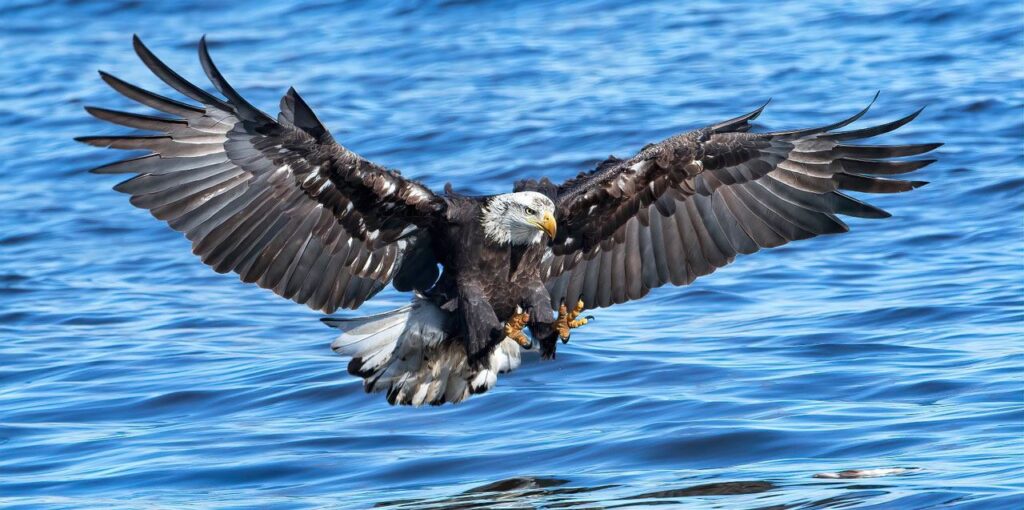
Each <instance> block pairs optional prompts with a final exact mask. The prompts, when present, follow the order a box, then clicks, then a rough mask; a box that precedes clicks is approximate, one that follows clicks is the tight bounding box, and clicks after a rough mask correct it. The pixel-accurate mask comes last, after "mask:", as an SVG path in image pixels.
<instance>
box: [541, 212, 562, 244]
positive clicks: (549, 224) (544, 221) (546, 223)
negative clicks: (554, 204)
mask: <svg viewBox="0 0 1024 510" xmlns="http://www.w3.org/2000/svg"><path fill="white" fill-rule="evenodd" d="M537 228H539V229H541V230H543V231H544V233H545V234H547V235H548V237H550V238H552V239H554V238H555V233H556V232H558V224H557V223H555V217H554V216H553V215H552V214H551V213H549V212H545V213H544V217H543V218H541V220H540V221H539V222H538V223H537Z"/></svg>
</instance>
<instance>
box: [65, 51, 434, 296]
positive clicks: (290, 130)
mask: <svg viewBox="0 0 1024 510" xmlns="http://www.w3.org/2000/svg"><path fill="white" fill-rule="evenodd" d="M133 45H134V47H135V51H136V53H137V54H138V56H139V58H140V59H141V60H142V62H143V63H144V64H145V65H146V66H147V67H148V68H149V69H150V70H151V71H152V72H153V74H155V75H156V76H157V77H158V78H160V79H161V80H162V81H163V82H164V83H166V84H167V85H169V86H170V87H171V88H173V89H174V90H176V91H177V92H180V93H181V94H183V95H184V96H185V97H187V98H189V99H191V100H194V101H197V102H198V103H200V106H195V105H191V104H187V103H183V102H181V101H178V100H175V99H171V98H168V97H164V96H161V95H159V94H155V93H153V92H150V91H147V90H145V89H142V88H140V87H137V86H135V85H132V84H129V83H127V82H125V81H122V80H120V79H118V78H116V77H114V76H111V75H109V74H107V73H103V72H101V73H100V76H101V78H102V79H103V81H104V82H106V83H107V84H108V85H110V86H111V87H112V88H113V89H114V90H115V91H117V92H119V93H121V94H122V95H124V96H126V97H128V98H129V99H132V100H135V101H137V102H139V103H141V104H143V105H145V106H149V107H151V108H153V109H156V110H158V111H160V112H163V113H165V114H169V115H170V116H169V117H164V116H155V115H144V114H137V113H128V112H120V111H115V110H109V109H105V108H97V107H87V108H86V110H87V111H88V112H89V113H90V114H91V115H92V116H94V117H96V118H98V119H100V120H103V121H106V122H111V123H113V124H117V125H121V126H125V127H129V128H134V129H139V130H143V131H150V132H155V133H156V134H146V135H126V136H87V137H81V138H78V140H79V141H81V142H84V143H87V144H90V145H93V146H97V147H109V148H115V149H125V150H145V151H149V152H150V153H151V154H149V155H146V156H142V157H137V158H133V159H127V160H124V161H119V162H115V163H111V164H108V165H104V166H101V167H99V168H96V169H94V170H93V171H94V172H95V173H116V174H123V173H129V174H135V176H134V177H132V178H130V179H128V180H126V181H124V182H122V183H121V184H118V185H117V186H115V189H116V190H117V191H120V192H123V193H127V194H129V195H131V199H130V201H131V203H132V204H133V205H135V206H137V207H141V208H144V209H148V210H149V211H150V213H151V214H152V215H153V216H154V217H156V218H158V219H161V220H164V221H167V222H168V224H169V225H170V226H171V227H172V228H174V229H175V230H178V231H181V232H183V233H184V234H185V236H186V237H187V238H188V239H189V240H190V241H191V242H192V250H193V252H194V253H195V254H196V255H198V256H199V257H200V259H201V260H202V261H203V262H204V263H206V264H209V265H210V266H212V267H213V269H214V270H216V271H218V272H222V273H223V272H228V271H234V272H236V273H238V274H239V277H240V278H241V279H242V280H243V281H245V282H254V283H256V284H257V285H259V286H261V287H264V288H268V289H271V290H273V291H274V292H275V293H277V294H280V295H282V296H284V297H286V298H289V299H292V300H294V301H296V302H299V303H305V304H306V305H308V306H310V307H312V308H314V309H318V310H323V311H326V312H332V311H334V310H335V309H336V308H338V307H347V308H355V307H357V306H359V305H360V304H361V303H362V302H363V301H365V300H366V299H368V298H369V297H371V296H372V295H373V294H375V293H376V292H378V291H379V290H380V289H382V288H384V287H385V286H386V285H387V284H388V283H389V282H390V281H391V280H392V279H393V278H394V277H395V276H396V274H397V273H398V272H399V271H401V267H402V265H403V263H404V262H405V257H406V254H407V253H408V252H410V251H416V253H418V254H422V255H417V256H432V254H431V253H430V251H429V250H411V248H412V247H414V246H415V245H416V243H420V242H427V241H428V237H429V228H430V226H431V224H432V223H431V222H433V221H435V220H436V218H437V217H438V216H439V214H441V213H442V212H443V209H444V207H445V202H444V201H443V200H442V199H440V198H439V197H437V196H436V195H434V194H433V193H431V192H430V191H429V190H427V189H426V188H425V187H423V186H422V185H420V184H419V183H416V182H415V181H411V180H408V179H405V178H403V177H402V176H401V175H400V174H399V173H398V172H395V171H392V170H387V169H385V168H383V167H380V166H377V165H375V164H373V163H371V162H369V161H367V160H365V159H363V158H362V157H360V156H359V155H357V154H355V153H353V152H351V151H349V150H348V149H346V148H344V147H342V146H341V145H338V144H337V143H336V142H335V141H334V139H333V138H332V137H331V136H330V134H329V133H328V132H327V130H326V128H324V127H323V125H322V124H321V123H320V121H319V120H318V119H317V118H316V116H315V115H314V114H313V112H312V110H311V109H310V108H309V106H308V105H307V104H306V103H305V101H303V100H302V98H301V97H299V96H298V94H297V93H296V92H295V90H294V89H289V91H288V93H287V94H285V96H284V98H283V99H282V100H281V113H280V114H279V115H278V119H277V120H275V119H273V118H271V117H270V116H268V115H267V114H265V113H263V112H262V111H260V110H259V109H257V108H256V107H255V106H253V105H252V104H250V103H249V102H248V101H246V100H245V99H244V98H243V97H242V96H241V95H240V94H239V93H238V92H237V91H236V90H235V89H234V88H233V87H232V86H231V85H230V84H229V83H228V82H227V80H226V79H225V78H224V76H223V75H222V74H221V72H220V70H219V69H218V68H217V66H216V65H215V64H214V63H213V59H212V58H211V57H210V54H209V49H208V47H207V43H206V40H205V38H204V39H202V40H200V43H199V61H200V63H201V65H202V67H203V70H204V71H205V73H206V75H207V77H208V78H209V79H210V81H211V83H212V84H213V86H214V88H216V89H217V91H218V92H220V93H221V94H222V95H223V96H224V98H220V97H217V96H215V95H213V94H211V93H210V92H207V91H205V90H203V89H202V88H200V87H198V86H196V85H195V84H193V83H191V82H189V81H188V80H185V79H184V78H182V77H181V76H180V75H179V74H177V73H176V72H175V71H173V70H172V69H171V68H170V67H168V66H167V65H166V64H164V63H163V62H162V61H161V60H160V59H159V58H157V57H156V55H154V54H153V53H152V52H151V51H150V50H149V49H148V48H147V47H146V46H145V45H144V44H143V43H142V41H141V40H140V39H139V38H138V37H134V38H133ZM421 265H422V264H421ZM430 283H432V282H430Z"/></svg>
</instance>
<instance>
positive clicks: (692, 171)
mask: <svg viewBox="0 0 1024 510" xmlns="http://www.w3.org/2000/svg"><path fill="white" fill-rule="evenodd" d="M877 97H878V96H877V94H876V96H875V98H876V99H877ZM871 103H872V104H874V99H873V100H872V102H871ZM766 104H767V103H766ZM870 107H871V104H869V105H868V107H867V108H864V109H862V110H860V111H858V112H857V113H856V114H854V115H852V116H850V117H848V118H846V119H843V120H841V121H839V122H835V123H832V124H828V125H825V126H820V127H816V128H809V129H799V130H790V131H777V132H770V133H749V132H748V131H749V129H750V123H749V121H751V120H753V119H754V118H756V117H757V116H758V115H760V113H761V112H762V110H763V109H764V106H761V107H760V108H758V109H757V110H755V111H753V112H751V113H749V114H746V115H743V116H740V117H736V118H734V119H730V120H728V121H724V122H720V123H718V124H714V125H711V126H709V127H707V128H704V129H699V130H696V131H692V132H689V133H684V134H681V135H677V136H674V137H672V138H669V139H667V140H665V141H662V142H660V143H658V144H653V145H648V146H647V147H645V148H644V149H643V150H641V151H640V152H639V153H638V154H637V155H636V156H634V157H633V158H630V159H628V160H621V159H618V158H615V157H614V156H613V157H610V158H609V159H608V160H606V161H605V162H603V163H601V164H600V165H598V167H597V168H596V169H595V170H594V171H592V172H590V173H584V174H580V175H578V176H577V177H575V178H573V179H570V180H569V181H566V182H565V183H563V184H562V185H559V186H555V185H553V184H551V183H550V182H549V181H547V180H546V179H545V180H542V181H540V182H535V181H521V182H520V183H518V184H517V189H535V190H541V191H545V192H547V193H549V194H550V195H551V196H552V198H553V199H554V200H555V202H556V208H557V211H556V212H557V218H558V223H559V233H558V236H557V237H556V239H555V240H554V241H553V242H552V244H551V247H550V253H549V256H548V257H546V258H545V264H546V265H545V267H544V268H543V271H544V273H543V274H544V275H546V277H547V279H548V280H547V281H548V290H549V292H550V293H551V297H552V302H560V301H563V300H564V301H566V302H574V301H575V300H576V299H579V298H583V300H584V301H585V303H586V306H588V307H598V306H609V305H611V304H614V303H621V302H624V301H628V300H632V299H638V298H640V297H642V296H643V295H645V294H646V293H647V292H648V291H649V290H650V289H652V288H655V287H659V286H661V285H664V284H666V283H672V284H674V285H686V284H689V283H691V282H692V281H693V280H694V279H695V278H698V277H700V276H703V275H706V274H709V273H711V272H714V271H715V270H716V269H717V268H719V267H722V266H725V265H727V264H729V263H730V262H732V261H733V260H734V259H735V257H736V255H737V254H741V253H742V254H748V253H753V252H755V251H758V250H759V249H761V248H770V247H775V246H781V245H783V244H786V243H788V242H790V241H794V240H798V239H807V238H810V237H815V236H818V235H825V234H835V233H841V232H846V231H847V230H849V228H848V227H847V226H846V224H845V223H843V222H842V221H841V220H840V219H839V218H838V215H846V216H856V217H863V218H885V217H888V216H889V213H887V212H885V211H883V210H881V209H879V208H877V207H874V206H872V205H870V204H867V203H864V202H862V201H860V200H857V199H855V198H853V197H850V196H849V195H846V194H844V193H843V192H842V191H844V190H848V191H856V192H863V193H898V192H903V191H908V190H910V189H913V188H916V187H919V186H921V185H923V184H925V183H924V182H921V181H905V180H898V179H891V178H885V177H879V176H891V175H900V174H905V173H909V172H912V171H915V170H918V169H920V168H923V167H925V166H927V165H929V164H931V163H933V162H934V161H935V160H934V159H916V160H891V159H890V158H902V157H908V156H916V155H920V154H924V153H926V152H929V151H931V150H934V149H935V148H937V147H939V146H940V145H941V144H911V145H856V144H847V143H845V142H847V141H856V140H862V139H865V138H870V137H873V136H876V135H880V134H884V133H888V132H891V131H893V130H895V129H897V128H899V127H901V126H903V125H906V124H907V123H909V122H910V121H912V120H914V119H915V118H917V116H918V115H919V114H920V113H921V110H917V111H915V112H914V113H911V114H910V115H907V116H905V117H902V118H900V119H897V120H894V121H891V122H887V123H884V124H879V125H877V126H871V127H867V128H863V129H854V130H848V131H837V130H839V129H842V128H845V127H846V126H848V125H850V124H852V123H853V122H855V121H857V120H859V119H860V118H861V117H863V116H864V115H865V114H866V113H867V111H868V108H870Z"/></svg>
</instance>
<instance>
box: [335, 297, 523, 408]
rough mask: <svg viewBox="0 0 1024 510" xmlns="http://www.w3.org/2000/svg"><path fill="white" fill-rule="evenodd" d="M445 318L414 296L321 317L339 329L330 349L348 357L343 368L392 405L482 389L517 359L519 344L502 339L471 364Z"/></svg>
mask: <svg viewBox="0 0 1024 510" xmlns="http://www.w3.org/2000/svg"><path fill="white" fill-rule="evenodd" d="M450 320H451V319H450V315H449V314H448V313H447V312H445V311H443V310H441V309H440V308H439V307H437V305H435V304H434V303H432V302H430V301H427V300H425V299H421V298H416V299H415V300H414V301H413V303H412V304H411V305H409V306H405V307H402V308H399V309H396V310H392V311H390V312H386V313H382V314H378V315H371V316H367V317H358V318H353V319H324V320H323V321H324V322H325V323H326V324H327V325H329V326H331V327H333V328H338V329H341V330H342V334H341V336H339V337H338V338H337V339H336V340H335V341H334V342H333V343H332V344H331V348H332V349H334V351H335V352H337V353H338V354H341V355H343V356H351V357H352V360H351V361H350V362H349V365H348V371H349V373H351V374H352V375H356V376H359V377H362V378H363V379H364V382H363V386H364V388H365V389H366V391H367V392H368V393H369V392H378V391H386V392H387V399H388V402H390V403H392V404H402V405H413V406H419V405H423V404H431V405H440V404H443V403H445V402H452V403H456V402H461V401H463V400H465V399H466V398H467V397H469V396H470V395H472V394H475V393H483V392H485V391H487V390H489V389H491V387H493V386H494V384H495V382H497V379H498V374H499V373H504V372H509V371H512V370H515V369H516V368H517V367H518V366H519V363H520V361H521V359H520V355H519V354H520V353H519V344H517V343H516V342H515V341H514V340H512V339H510V338H506V339H504V340H503V341H502V342H501V343H500V344H498V346H497V347H496V348H495V349H494V352H493V353H491V356H490V357H489V358H488V359H487V360H486V362H485V363H483V366H482V367H472V366H471V365H470V364H469V362H468V360H467V358H466V350H465V348H464V347H463V345H462V343H461V342H456V341H450V339H449V338H448V334H447V331H448V325H449V324H448V323H449V321H450Z"/></svg>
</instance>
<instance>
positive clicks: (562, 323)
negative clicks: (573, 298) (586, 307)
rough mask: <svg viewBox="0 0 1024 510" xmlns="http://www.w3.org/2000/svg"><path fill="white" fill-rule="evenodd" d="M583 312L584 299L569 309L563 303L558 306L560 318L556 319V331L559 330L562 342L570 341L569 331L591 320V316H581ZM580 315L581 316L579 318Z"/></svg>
mask: <svg viewBox="0 0 1024 510" xmlns="http://www.w3.org/2000/svg"><path fill="white" fill-rule="evenodd" d="M581 313H583V300H582V299H581V300H579V301H578V302H577V303H576V306H575V307H574V308H573V309H572V311H569V309H568V308H567V307H566V306H565V303H562V304H561V305H559V307H558V318H556V319H555V331H558V338H561V339H562V343H566V342H568V341H569V331H570V330H572V329H575V328H578V327H580V326H582V325H584V324H586V323H587V322H590V318H589V317H580V314H581ZM577 317H579V318H577Z"/></svg>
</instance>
